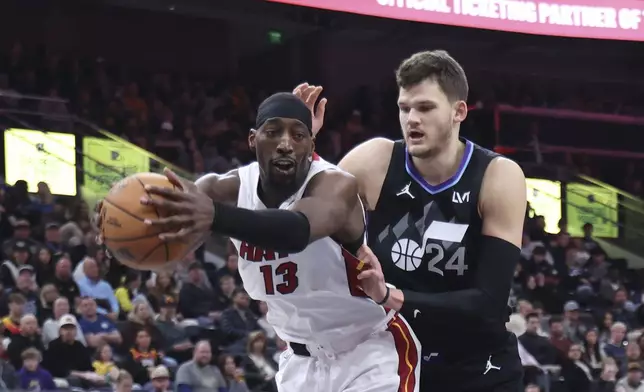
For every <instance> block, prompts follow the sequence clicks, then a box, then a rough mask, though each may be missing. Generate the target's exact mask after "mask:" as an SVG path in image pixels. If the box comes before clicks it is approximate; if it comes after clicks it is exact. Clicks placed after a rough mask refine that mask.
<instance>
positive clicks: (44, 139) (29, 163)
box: [4, 129, 76, 196]
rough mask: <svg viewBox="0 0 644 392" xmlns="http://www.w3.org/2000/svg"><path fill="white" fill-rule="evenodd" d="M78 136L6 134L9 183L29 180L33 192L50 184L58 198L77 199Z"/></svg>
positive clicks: (27, 132) (12, 131)
mask: <svg viewBox="0 0 644 392" xmlns="http://www.w3.org/2000/svg"><path fill="white" fill-rule="evenodd" d="M75 149H76V136H74V135H72V134H68V133H58V132H41V131H34V130H29V129H7V130H5V132H4V157H5V181H6V182H7V184H9V185H13V184H14V183H15V182H16V181H18V180H25V181H27V184H28V185H29V192H32V193H35V192H36V191H37V190H38V183H39V182H41V181H42V182H46V183H47V185H49V189H50V190H51V193H52V194H54V195H65V196H75V195H76V150H75Z"/></svg>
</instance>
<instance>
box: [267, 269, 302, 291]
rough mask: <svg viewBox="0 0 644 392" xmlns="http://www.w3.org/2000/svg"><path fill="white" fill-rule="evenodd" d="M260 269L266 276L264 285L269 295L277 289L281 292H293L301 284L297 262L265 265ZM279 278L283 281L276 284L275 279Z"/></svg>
mask: <svg viewBox="0 0 644 392" xmlns="http://www.w3.org/2000/svg"><path fill="white" fill-rule="evenodd" d="M259 270H260V272H261V273H262V275H263V277H264V286H265V287H266V294H268V295H274V294H275V291H276V290H277V292H278V293H280V294H291V293H292V292H294V291H295V289H296V288H297V286H299V284H300V281H299V279H298V278H297V264H295V263H294V262H292V261H286V262H284V263H281V264H279V265H278V266H277V267H275V268H273V266H272V265H270V264H267V265H263V266H261V267H259ZM274 277H275V279H274ZM279 279H281V282H279V283H277V284H275V280H279Z"/></svg>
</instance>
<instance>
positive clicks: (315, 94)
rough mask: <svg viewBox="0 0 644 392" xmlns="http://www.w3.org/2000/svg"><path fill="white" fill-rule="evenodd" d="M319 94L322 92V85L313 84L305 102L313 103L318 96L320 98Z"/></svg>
mask: <svg viewBox="0 0 644 392" xmlns="http://www.w3.org/2000/svg"><path fill="white" fill-rule="evenodd" d="M320 94H322V87H321V86H315V88H314V89H313V91H311V94H309V97H308V99H307V104H309V105H315V103H316V102H317V100H318V98H320Z"/></svg>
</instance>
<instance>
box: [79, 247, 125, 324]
mask: <svg viewBox="0 0 644 392" xmlns="http://www.w3.org/2000/svg"><path fill="white" fill-rule="evenodd" d="M83 271H84V272H85V276H84V277H81V278H80V279H79V280H77V281H76V284H78V288H79V289H80V295H81V296H83V297H92V298H94V300H95V301H96V304H97V305H98V312H99V313H100V314H104V315H106V316H107V317H108V318H109V319H110V320H112V321H116V320H117V319H118V315H119V312H120V307H119V303H118V301H117V300H116V296H115V295H114V289H113V288H112V286H110V284H109V283H107V282H106V281H105V280H103V279H101V276H100V274H99V269H98V264H97V263H96V260H94V259H92V258H89V257H86V258H85V260H83Z"/></svg>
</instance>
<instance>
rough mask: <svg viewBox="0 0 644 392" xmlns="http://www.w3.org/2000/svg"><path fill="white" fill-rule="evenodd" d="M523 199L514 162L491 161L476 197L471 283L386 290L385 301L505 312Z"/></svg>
mask: <svg viewBox="0 0 644 392" xmlns="http://www.w3.org/2000/svg"><path fill="white" fill-rule="evenodd" d="M526 204H527V203H526V185H525V176H524V174H523V171H522V170H521V168H520V167H519V165H517V164H516V163H515V162H513V161H511V160H509V159H506V158H497V159H495V160H494V161H492V163H491V164H490V166H488V169H487V170H486V172H485V176H484V178H483V185H482V187H481V196H480V201H479V212H480V214H481V217H482V219H483V229H482V236H483V237H482V241H481V248H480V249H479V250H478V271H477V274H476V287H474V288H472V289H466V290H459V291H451V292H446V293H438V294H427V293H420V292H414V291H410V290H391V295H390V298H389V301H388V302H387V306H390V307H392V308H394V309H399V310H400V311H401V312H402V313H403V315H409V316H410V317H413V315H414V313H415V312H416V310H418V311H419V312H421V314H422V315H426V316H427V317H441V316H446V317H449V316H456V317H463V318H468V319H473V320H474V321H475V320H480V319H487V318H498V317H501V316H503V315H505V312H506V311H507V302H508V296H509V294H510V288H511V283H512V277H513V275H514V270H515V268H516V265H517V263H518V262H519V258H520V253H521V248H520V247H521V239H522V233H523V220H524V218H525V210H526Z"/></svg>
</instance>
